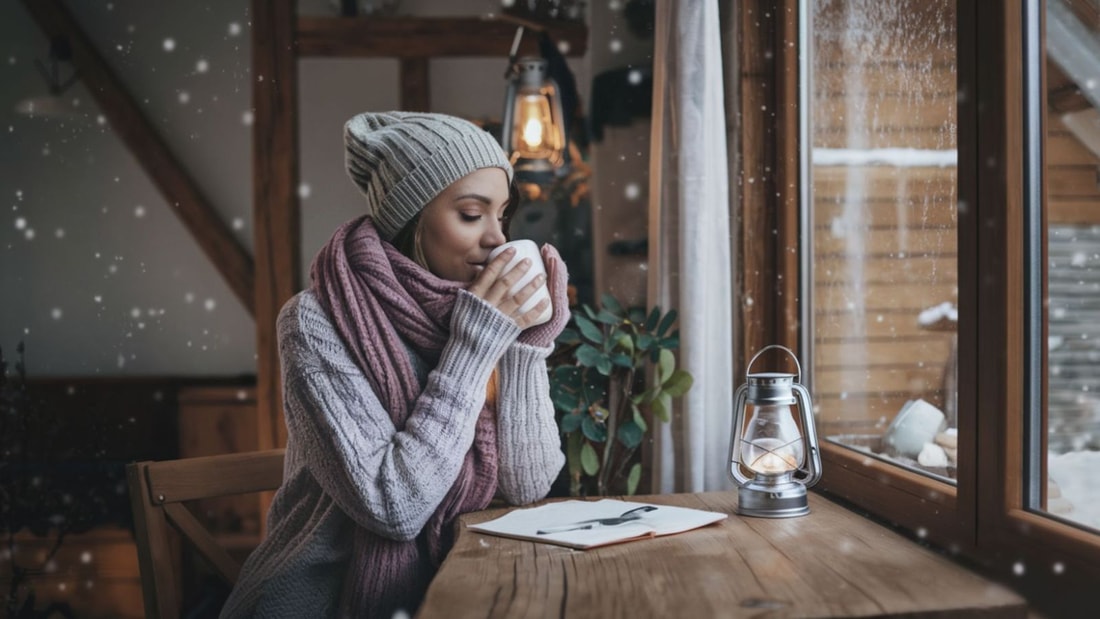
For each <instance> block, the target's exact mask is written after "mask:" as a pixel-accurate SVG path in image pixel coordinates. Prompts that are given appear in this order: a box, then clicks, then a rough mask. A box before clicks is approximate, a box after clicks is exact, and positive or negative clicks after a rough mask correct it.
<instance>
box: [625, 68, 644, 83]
mask: <svg viewBox="0 0 1100 619" xmlns="http://www.w3.org/2000/svg"><path fill="white" fill-rule="evenodd" d="M626 81H628V82H630V83H631V84H634V85H635V86H637V85H638V84H641V83H642V72H641V71H639V70H638V69H631V70H630V73H627V74H626Z"/></svg>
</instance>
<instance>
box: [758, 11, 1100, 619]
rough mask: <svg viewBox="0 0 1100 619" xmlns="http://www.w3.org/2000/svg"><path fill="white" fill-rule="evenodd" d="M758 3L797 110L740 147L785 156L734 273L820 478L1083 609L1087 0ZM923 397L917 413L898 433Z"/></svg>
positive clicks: (1092, 299) (1097, 576)
mask: <svg viewBox="0 0 1100 619" xmlns="http://www.w3.org/2000/svg"><path fill="white" fill-rule="evenodd" d="M749 4H750V5H751V9H755V10H757V11H759V12H758V13H753V10H751V9H746V15H745V17H746V19H745V21H744V26H743V27H744V28H745V29H746V34H745V36H746V40H759V41H763V42H764V43H765V45H766V44H767V42H768V41H769V40H771V39H768V38H767V37H766V36H762V35H760V34H759V33H751V32H749V30H751V29H752V28H753V27H756V28H759V24H760V21H759V15H760V14H764V15H767V11H768V10H769V9H771V10H775V11H776V12H777V13H778V14H779V15H780V16H782V17H781V18H780V22H781V23H779V24H778V25H777V26H776V28H775V31H774V33H773V34H774V43H773V46H772V47H771V48H770V49H771V51H770V52H768V53H772V54H774V57H775V64H774V66H772V67H770V71H771V80H772V81H771V82H770V83H771V84H772V85H773V87H774V89H775V90H774V91H773V92H765V93H764V96H770V97H773V98H774V99H773V100H774V104H773V109H777V110H779V111H780V113H778V114H777V115H776V116H775V119H774V121H775V131H776V133H777V134H778V135H779V136H780V137H782V136H783V135H786V133H785V132H788V131H789V129H784V127H788V126H789V125H788V124H787V123H790V121H791V120H792V119H797V125H798V126H799V127H800V131H799V139H798V140H797V142H795V141H792V140H783V139H779V140H776V141H774V142H773V143H774V144H775V149H776V152H775V153H774V155H772V156H771V159H768V155H765V156H763V157H762V156H760V155H759V154H757V153H754V152H752V151H751V150H750V146H751V144H746V145H745V146H743V152H742V156H743V159H744V161H746V162H749V163H752V164H754V165H757V164H759V166H760V167H762V168H763V169H767V167H766V166H768V165H769V162H770V165H774V166H775V169H776V170H777V172H778V173H779V175H780V178H781V180H777V181H776V185H777V189H778V191H777V197H776V198H774V199H772V202H771V203H770V204H764V203H761V202H760V201H750V200H745V201H743V202H742V208H743V219H742V221H743V222H745V223H744V225H745V227H746V230H748V229H749V226H750V225H757V226H758V224H756V223H755V222H757V221H759V220H761V219H762V218H766V217H769V216H770V215H768V214H767V209H768V208H769V207H774V208H775V210H776V211H777V214H776V215H774V217H773V219H772V221H776V222H778V225H776V226H774V230H775V231H776V232H775V234H776V235H777V236H778V238H777V239H765V240H759V241H758V242H759V243H761V244H765V243H770V244H771V245H770V246H771V247H773V249H772V250H770V252H764V253H763V254H762V255H763V256H764V257H763V258H761V257H760V255H761V254H754V260H753V261H751V262H750V261H748V260H747V259H746V264H745V267H744V271H743V273H742V278H743V282H744V284H743V285H744V289H745V294H746V296H748V295H749V293H750V292H751V293H752V296H751V298H753V300H754V301H755V302H756V304H757V305H761V304H763V305H773V304H774V307H775V309H776V311H775V312H774V314H775V315H776V316H778V317H780V318H777V319H776V320H777V321H779V322H780V323H783V325H794V329H795V330H797V331H798V340H799V342H800V346H799V347H800V354H801V356H802V357H803V358H804V359H809V360H810V361H809V363H808V364H807V365H809V369H808V372H807V375H808V376H809V379H808V380H809V382H810V386H811V389H812V393H813V395H814V400H815V409H816V412H817V418H818V424H819V428H818V435H819V436H820V437H822V459H823V469H824V478H823V479H822V482H821V484H820V487H821V488H822V489H824V490H825V491H826V492H828V493H830V494H831V495H833V496H836V497H840V498H842V499H845V500H847V501H850V502H851V503H853V504H855V505H856V506H858V507H859V508H861V509H864V510H866V511H868V512H870V513H872V514H873V515H875V516H877V517H879V518H883V519H885V520H888V521H891V522H893V523H895V524H897V525H898V526H899V527H901V528H902V529H904V530H907V531H909V532H910V533H911V534H912V535H914V537H917V538H921V539H924V540H926V541H928V542H930V543H932V544H934V545H936V546H938V547H939V548H942V549H945V550H947V551H949V552H952V553H958V554H961V555H964V556H966V557H968V558H969V559H970V560H971V561H972V563H971V565H977V566H981V567H983V568H984V569H986V570H987V571H988V572H990V573H993V574H994V575H999V576H1001V577H1003V579H1004V580H1005V581H1006V582H1008V583H1009V584H1013V585H1015V586H1017V587H1018V588H1020V589H1021V590H1023V591H1024V592H1025V593H1026V594H1028V595H1029V597H1030V598H1031V599H1032V600H1033V601H1035V602H1036V603H1037V604H1039V605H1040V606H1041V607H1043V608H1044V609H1050V610H1052V611H1054V612H1055V613H1057V612H1060V611H1069V612H1071V614H1072V613H1080V612H1081V611H1082V608H1084V606H1083V605H1084V604H1086V603H1091V604H1095V603H1096V596H1097V595H1100V592H1098V591H1096V587H1095V583H1096V582H1098V581H1100V515H1098V512H1100V509H1098V508H1097V506H1098V505H1100V481H1097V477H1096V476H1097V475H1098V474H1100V327H1098V326H1097V325H1100V189H1098V183H1097V174H1098V170H1100V116H1098V115H1097V109H1098V107H1100V105H1098V104H1100V71H1097V70H1096V67H1098V66H1100V7H1098V6H1097V4H1096V3H1095V2H1092V1H1091V0H1024V1H1023V2H1020V3H1015V2H1005V3H1000V2H995V3H994V2H984V1H980V0H891V1H890V2H878V1H872V0H775V1H774V2H771V3H766V2H765V3H763V4H762V3H761V2H753V3H749ZM761 7H763V8H764V10H763V11H760V10H759V9H760V8H761ZM784 20H786V23H782V22H783V21H784ZM796 31H797V32H798V36H797V37H796V38H797V40H798V45H799V51H800V53H799V54H798V55H794V54H790V53H789V52H788V51H787V50H786V49H785V47H786V45H787V42H788V41H789V40H790V39H789V38H788V37H789V36H790V35H791V33H793V32H796ZM753 37H756V38H755V39H753ZM742 49H744V47H743V48H742ZM765 49H767V48H765ZM769 58H770V56H769ZM744 63H745V65H746V66H749V67H750V68H754V69H755V68H758V67H760V66H762V65H761V63H757V62H756V60H755V59H754V58H752V57H751V56H749V55H746V58H745V60H744ZM792 71H793V72H795V73H796V74H797V75H799V80H798V84H797V86H798V87H797V88H792V87H790V83H789V79H790V77H789V76H790V73H791V72H792ZM758 75H759V74H758V73H751V74H749V77H747V78H745V77H743V80H742V85H741V87H742V89H743V90H746V89H748V92H747V93H742V95H741V101H742V105H743V106H744V105H745V102H746V101H753V97H754V96H758V95H757V93H754V92H752V91H751V89H752V88H753V85H754V82H753V78H755V77H757V76H758ZM791 107H796V108H797V109H798V113H797V114H789V113H787V112H785V110H788V109H789V108H791ZM744 109H746V110H749V109H755V108H744ZM746 113H747V112H746ZM765 131H766V130H765ZM792 161H796V162H798V165H797V168H798V173H797V174H791V173H790V172H789V171H788V172H786V173H785V174H784V169H785V168H784V166H788V165H790V162H792ZM792 178H794V179H797V182H790V183H789V184H788V182H789V181H790V179H792ZM785 188H790V189H797V190H798V191H797V192H796V193H797V195H798V196H799V199H798V200H792V199H789V198H788V197H786V196H784V195H780V194H782V190H783V189H785ZM786 221H796V222H797V226H793V228H796V229H797V232H796V233H794V234H793V236H785V235H789V234H790V233H789V232H788V231H789V230H790V229H792V226H789V225H784V222H786ZM757 229H759V226H758V228H757ZM743 234H744V237H743V238H745V239H747V240H748V241H752V240H753V239H754V237H753V236H752V235H751V234H749V233H747V232H746V233H743ZM792 239H793V242H792ZM792 247H794V248H796V249H793V250H792V249H791V248H792ZM787 250H790V251H795V252H797V253H798V258H797V259H796V260H793V261H792V260H791V259H790V257H789V256H788V255H787V254H788V253H789V252H788V251H787ZM745 251H746V253H748V252H749V251H750V248H748V247H746V250H745ZM761 274H764V275H761ZM768 274H774V275H773V276H772V280H771V285H772V286H773V293H772V294H771V296H770V297H769V298H764V296H765V295H763V294H762V290H764V289H766V288H767V283H764V284H761V281H762V279H764V277H765V276H766V275H768ZM792 279H793V280H796V281H799V282H800V283H799V286H798V290H797V292H796V293H795V294H792V293H791V292H792V291H791V289H790V287H789V282H790V281H791V280H792ZM780 280H782V281H780ZM791 315H795V316H798V317H799V318H798V319H797V320H789V319H788V320H787V321H786V322H785V323H784V322H783V319H782V317H783V316H791ZM783 325H781V326H780V328H775V329H772V330H771V331H769V332H767V333H765V334H764V336H765V337H767V336H768V335H769V334H770V335H772V336H773V337H774V338H775V339H777V340H779V341H781V342H783V341H784V338H786V337H787V336H788V331H785V330H784V329H783V328H782V326H783ZM751 327H752V324H750V323H749V321H748V320H746V321H745V327H744V328H745V331H746V332H745V338H744V341H751V339H752V337H756V338H758V339H759V337H760V336H759V334H754V333H752V332H751ZM914 402H917V403H921V404H914ZM913 411H917V412H918V413H921V411H923V413H921V414H920V415H916V416H917V417H921V418H924V419H925V420H927V421H928V426H927V427H925V426H923V425H922V424H915V425H916V426H918V428H917V431H914V433H913V434H912V436H910V434H909V433H907V432H903V433H901V434H900V435H898V434H894V435H893V438H890V437H891V436H892V432H895V431H896V430H897V428H898V426H904V425H905V424H904V423H903V420H904V418H905V417H906V416H907V415H912V414H913ZM937 412H938V413H942V419H941V417H940V416H939V415H938V414H937ZM914 423H915V422H914ZM899 437H900V438H899ZM888 439H890V440H888ZM908 439H912V443H908V442H906V440H908Z"/></svg>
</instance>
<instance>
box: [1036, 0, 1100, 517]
mask: <svg viewBox="0 0 1100 619" xmlns="http://www.w3.org/2000/svg"><path fill="white" fill-rule="evenodd" d="M1084 8H1087V7H1085V6H1083V5H1080V3H1078V5H1074V4H1073V3H1067V2H1064V1H1062V0H1047V20H1046V24H1047V26H1046V27H1047V50H1046V51H1047V62H1046V70H1047V84H1046V93H1045V96H1046V99H1047V115H1046V118H1045V121H1046V127H1045V129H1046V131H1045V133H1046V166H1047V167H1046V169H1045V170H1044V173H1045V176H1046V183H1045V184H1046V190H1047V196H1046V198H1047V199H1046V202H1047V211H1046V218H1047V262H1046V269H1047V294H1048V298H1047V304H1046V305H1047V313H1046V317H1047V325H1046V327H1047V346H1048V353H1047V354H1048V364H1047V368H1048V370H1047V381H1048V382H1047V398H1048V402H1047V410H1048V417H1047V431H1046V438H1047V442H1046V456H1047V475H1046V477H1045V479H1040V480H1039V484H1038V486H1039V487H1040V488H1042V487H1043V486H1045V490H1046V492H1045V501H1044V500H1043V496H1042V495H1040V496H1037V497H1034V499H1033V507H1040V508H1042V509H1046V510H1047V511H1048V512H1049V513H1052V514H1054V515H1057V516H1061V517H1063V518H1066V519H1068V520H1071V521H1073V522H1077V523H1080V524H1084V525H1088V526H1091V527H1094V528H1100V483H1097V481H1096V473H1097V471H1100V188H1098V185H1097V171H1098V170H1100V114H1097V108H1098V105H1097V104H1098V98H1097V93H1098V91H1097V88H1096V81H1097V80H1100V71H1097V67H1100V53H1098V51H1097V50H1100V34H1098V32H1097V23H1096V22H1097V20H1096V14H1095V11H1093V12H1092V13H1091V14H1090V13H1089V12H1088V11H1085V12H1078V10H1080V9H1084ZM1037 103H1038V102H1037ZM1038 412H1039V411H1036V414H1038ZM1036 470H1037V471H1038V470H1041V468H1040V467H1036Z"/></svg>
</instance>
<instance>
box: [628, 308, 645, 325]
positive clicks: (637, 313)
mask: <svg viewBox="0 0 1100 619" xmlns="http://www.w3.org/2000/svg"><path fill="white" fill-rule="evenodd" d="M627 317H628V318H629V319H630V322H632V323H634V324H636V325H638V326H639V327H640V326H642V323H644V322H645V310H644V309H642V308H640V307H632V308H630V312H628V313H627Z"/></svg>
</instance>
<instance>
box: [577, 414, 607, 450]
mask: <svg viewBox="0 0 1100 619" xmlns="http://www.w3.org/2000/svg"><path fill="white" fill-rule="evenodd" d="M582 417H583V419H582V420H581V432H583V433H584V436H585V438H587V439H588V440H590V441H592V442H594V443H602V442H604V441H606V440H607V426H605V425H603V424H602V423H596V420H595V419H593V418H592V416H591V415H582Z"/></svg>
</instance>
